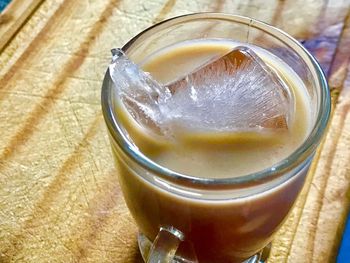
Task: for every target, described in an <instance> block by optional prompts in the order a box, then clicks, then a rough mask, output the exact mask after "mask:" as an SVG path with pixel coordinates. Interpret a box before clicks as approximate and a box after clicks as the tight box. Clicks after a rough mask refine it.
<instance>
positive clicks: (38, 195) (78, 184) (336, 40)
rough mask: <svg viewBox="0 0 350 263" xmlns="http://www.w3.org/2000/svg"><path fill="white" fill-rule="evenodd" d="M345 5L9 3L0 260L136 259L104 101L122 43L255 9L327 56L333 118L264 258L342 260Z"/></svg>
mask: <svg viewBox="0 0 350 263" xmlns="http://www.w3.org/2000/svg"><path fill="white" fill-rule="evenodd" d="M349 5H350V1H349V0H343V1H336V0H329V1H311V0H308V1H306V0H296V1H292V0H290V1H281V0H280V1H278V0H276V1H275V0H267V1H259V0H251V1H230V0H217V1H212V0H196V1H187V0H166V1H165V0H150V1H141V0H138V1H136V0H135V1H129V0H99V1H90V0H47V1H43V0H28V1H27V0H26V1H21V0H13V1H12V2H11V4H10V6H9V7H8V8H7V9H6V10H5V11H4V12H3V14H1V16H0V52H1V53H0V109H1V110H0V134H1V136H0V262H78V261H79V262H123V263H124V262H140V260H141V259H140V255H139V253H138V249H137V244H136V232H137V228H136V226H135V224H134V221H133V219H132V217H131V216H130V214H129V212H128V209H127V207H126V206H125V203H124V200H123V197H122V195H121V192H120V188H119V185H118V182H117V174H116V170H115V168H114V166H113V161H112V157H111V152H110V148H109V142H108V137H107V132H106V128H105V125H104V122H103V118H102V115H101V108H100V88H101V81H102V78H103V74H104V72H105V69H106V67H107V65H108V63H109V60H110V52H109V50H110V49H111V48H112V47H120V46H121V45H123V43H125V42H126V41H127V40H128V39H130V38H131V37H132V36H134V35H135V34H137V33H138V32H140V31H141V30H143V29H145V28H147V27H149V26H150V25H152V24H154V23H156V22H158V21H161V20H163V19H165V18H168V17H172V16H175V15H180V14H185V13H191V12H199V11H215V12H228V13H234V14H240V15H246V16H251V17H254V18H257V19H260V20H263V21H265V22H268V23H270V24H272V25H275V26H278V27H280V28H281V29H283V30H285V31H286V32H288V33H290V34H291V35H292V36H294V37H296V38H297V39H298V40H300V41H301V42H302V43H303V44H304V45H305V46H306V47H307V48H308V49H309V50H310V51H311V52H312V53H313V54H314V55H315V56H316V57H317V58H318V60H319V61H320V63H321V64H322V67H323V69H324V71H325V73H326V75H327V76H328V79H329V85H330V88H331V94H332V99H333V100H332V102H333V109H332V113H333V114H332V120H331V124H330V126H329V129H328V133H327V135H326V136H325V138H324V141H323V143H322V144H321V146H320V147H319V150H318V152H317V154H316V157H315V160H314V162H313V165H312V167H311V169H310V172H309V175H308V179H307V182H306V184H305V186H304V188H303V191H302V193H301V194H300V196H299V198H298V200H297V203H296V205H295V207H294V209H293V210H292V212H291V214H290V216H289V218H288V220H287V221H286V223H285V224H284V226H283V227H282V229H281V230H280V231H279V232H278V234H277V236H276V239H275V240H274V242H273V246H272V252H271V257H270V259H269V262H276V263H280V262H293V263H295V262H303V263H304V262H332V261H334V260H335V258H336V255H337V252H338V247H339V244H340V240H341V236H342V233H343V230H344V225H345V219H346V215H347V213H348V208H349V198H350V194H349V193H350V192H349V181H350V114H348V113H349V112H350V72H349V70H348V69H349V56H350V11H349V10H350V8H349Z"/></svg>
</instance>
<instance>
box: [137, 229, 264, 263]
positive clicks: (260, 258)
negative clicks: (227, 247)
mask: <svg viewBox="0 0 350 263" xmlns="http://www.w3.org/2000/svg"><path fill="white" fill-rule="evenodd" d="M138 244H139V249H140V252H141V255H142V258H143V260H144V261H145V262H147V258H148V254H149V252H150V249H151V246H152V242H151V241H150V240H149V239H148V238H147V237H146V236H145V235H143V234H142V233H139V234H138ZM270 249H271V244H268V245H267V246H266V247H265V248H264V249H263V250H262V251H261V252H260V253H258V254H256V255H254V256H252V257H251V258H248V259H247V260H245V261H244V262H242V263H264V262H267V259H268V257H269V254H270ZM171 263H197V262H195V261H188V260H186V259H183V258H179V257H177V256H175V258H174V259H173V261H172V262H171Z"/></svg>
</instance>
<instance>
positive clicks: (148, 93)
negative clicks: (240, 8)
mask: <svg viewBox="0 0 350 263" xmlns="http://www.w3.org/2000/svg"><path fill="white" fill-rule="evenodd" d="M110 73H111V77H112V80H113V82H114V84H115V86H116V87H117V89H118V90H119V94H120V97H121V98H122V100H123V102H124V104H125V105H126V108H127V109H128V111H129V112H130V113H131V114H132V115H133V116H134V118H135V119H136V120H137V121H138V122H139V123H140V124H141V125H143V126H146V127H151V126H152V127H153V129H154V126H155V127H157V128H158V130H159V131H160V133H162V134H164V135H170V136H176V135H177V134H179V133H184V132H204V133H205V132H246V131H257V132H260V131H263V130H266V131H276V130H280V129H283V130H286V129H288V126H289V123H290V120H291V118H292V116H293V112H294V99H293V94H292V93H291V91H290V90H289V88H288V86H287V85H286V84H285V83H284V82H283V80H282V79H281V78H280V77H279V76H278V75H277V73H275V72H274V71H273V70H272V69H271V68H270V67H269V66H267V65H266V64H265V63H264V62H263V61H262V59H260V58H259V57H258V55H257V54H255V52H254V51H253V50H252V49H250V48H248V47H236V48H234V49H233V50H231V51H230V52H229V53H228V54H226V55H224V56H222V57H219V58H214V59H212V60H210V61H209V62H208V63H206V64H205V65H202V66H200V67H199V68H198V69H197V70H195V71H193V72H191V73H189V74H188V75H187V76H185V77H183V78H180V79H178V80H176V81H174V82H172V83H169V84H166V85H161V84H159V83H157V81H155V80H154V79H153V78H152V77H151V76H150V75H149V74H148V73H145V72H143V71H142V70H141V69H140V68H139V67H138V66H137V65H136V64H134V63H132V62H131V61H130V60H128V59H127V57H126V56H125V54H123V53H122V52H121V51H118V52H116V51H115V55H114V59H113V62H112V64H111V65H110Z"/></svg>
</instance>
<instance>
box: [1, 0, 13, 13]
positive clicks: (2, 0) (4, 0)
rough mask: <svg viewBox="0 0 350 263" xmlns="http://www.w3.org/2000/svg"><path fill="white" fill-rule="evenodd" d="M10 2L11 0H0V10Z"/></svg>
mask: <svg viewBox="0 0 350 263" xmlns="http://www.w3.org/2000/svg"><path fill="white" fill-rule="evenodd" d="M10 2H11V0H0V12H1V11H2V10H4V9H5V7H6V6H7V5H8V4H9V3H10Z"/></svg>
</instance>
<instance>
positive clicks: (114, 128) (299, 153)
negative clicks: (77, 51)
mask: <svg viewBox="0 0 350 263" xmlns="http://www.w3.org/2000/svg"><path fill="white" fill-rule="evenodd" d="M198 19H224V20H229V21H232V22H235V23H241V24H245V25H249V26H252V27H255V28H257V29H259V30H262V31H266V32H269V33H271V34H272V35H273V36H274V37H277V38H279V37H282V38H284V39H283V40H282V39H280V38H279V39H280V40H281V41H283V42H285V41H286V40H287V41H289V42H290V43H286V44H292V45H294V47H297V48H299V50H295V49H294V47H293V48H292V49H293V50H294V51H295V52H297V53H298V54H299V55H300V52H301V53H303V54H304V55H305V56H306V58H307V59H308V60H309V62H311V64H312V66H313V70H314V71H315V72H312V73H316V75H317V85H318V86H319V88H320V101H319V108H318V109H317V110H318V113H317V117H316V120H315V124H314V126H313V128H312V130H311V131H310V132H309V134H308V136H307V138H306V139H305V140H304V142H303V143H302V144H301V145H300V146H299V147H298V148H297V149H296V150H294V151H293V152H292V153H291V154H289V155H288V156H287V157H286V158H284V159H282V160H281V161H279V162H277V163H276V164H274V165H273V166H270V167H268V168H265V169H263V170H260V171H258V172H255V173H249V174H246V175H242V176H238V177H230V178H201V177H195V176H191V175H188V174H183V173H179V172H176V171H173V170H171V169H168V168H166V167H164V166H162V165H160V164H158V163H156V162H154V161H153V160H151V159H150V158H148V157H147V156H145V155H144V154H143V153H142V152H141V151H140V150H139V149H138V148H137V147H136V146H135V145H134V144H133V143H131V142H130V140H128V137H127V136H126V135H125V134H124V133H123V129H122V128H121V127H120V125H119V123H118V120H117V118H116V116H115V114H114V111H113V103H112V100H111V96H110V85H109V79H108V78H109V70H107V72H106V74H105V78H104V81H103V85H102V92H101V104H102V112H103V115H104V118H105V121H106V124H107V128H108V130H109V132H110V135H111V136H112V138H113V140H114V141H115V142H117V144H118V145H119V147H120V148H121V149H122V150H123V152H124V153H126V155H127V156H128V157H129V158H131V159H132V160H133V161H135V162H136V163H137V164H138V165H140V166H142V167H143V168H145V169H146V170H148V171H151V172H153V173H155V174H156V175H158V176H160V177H162V178H164V179H166V180H170V181H172V182H175V183H176V184H186V185H192V186H203V187H209V186H218V185H221V186H222V185H226V186H235V187H236V186H237V185H241V184H247V183H248V184H249V183H252V182H257V181H261V180H266V179H271V178H275V177H276V176H278V175H280V174H281V173H283V174H284V172H285V171H288V170H289V169H291V168H293V167H295V166H297V165H299V164H300V163H302V162H303V161H304V160H308V159H309V158H308V157H309V156H310V155H311V154H312V153H313V151H314V150H315V149H316V147H317V145H318V143H319V142H320V140H321V138H322V135H323V133H324V131H325V129H326V127H327V123H328V120H329V117H330V108H331V100H330V91H329V88H328V83H327V80H326V77H325V75H324V73H323V70H322V68H321V66H320V65H319V63H318V62H317V60H316V59H315V58H314V57H313V56H312V55H311V54H310V53H309V52H308V51H307V50H306V49H305V48H304V47H303V46H302V45H301V44H300V43H299V42H298V41H297V40H296V39H294V38H293V37H292V36H290V35H289V34H288V33H286V32H284V31H282V30H281V29H278V28H276V27H274V26H271V25H269V24H267V23H265V22H262V21H259V20H256V19H253V18H249V17H246V16H241V15H233V14H226V13H213V12H202V13H191V14H185V15H181V16H176V17H173V18H170V19H167V20H164V21H162V22H160V23H157V24H155V25H152V26H150V27H148V28H147V29H145V30H143V31H142V32H140V33H139V34H137V35H136V36H135V37H133V38H132V39H131V40H129V41H128V42H127V43H126V44H125V45H124V46H123V47H122V50H123V51H124V52H127V50H128V48H130V47H131V46H132V44H133V43H135V42H136V41H137V40H138V39H139V38H140V37H142V36H144V35H145V34H147V33H149V34H150V33H151V32H150V31H152V30H154V29H155V28H158V27H159V26H163V27H167V25H168V24H170V26H171V25H174V24H176V22H187V21H191V20H198ZM289 46H290V45H289ZM302 59H303V60H304V61H305V58H304V57H302ZM312 75H314V74H312ZM314 77H315V76H314Z"/></svg>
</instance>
